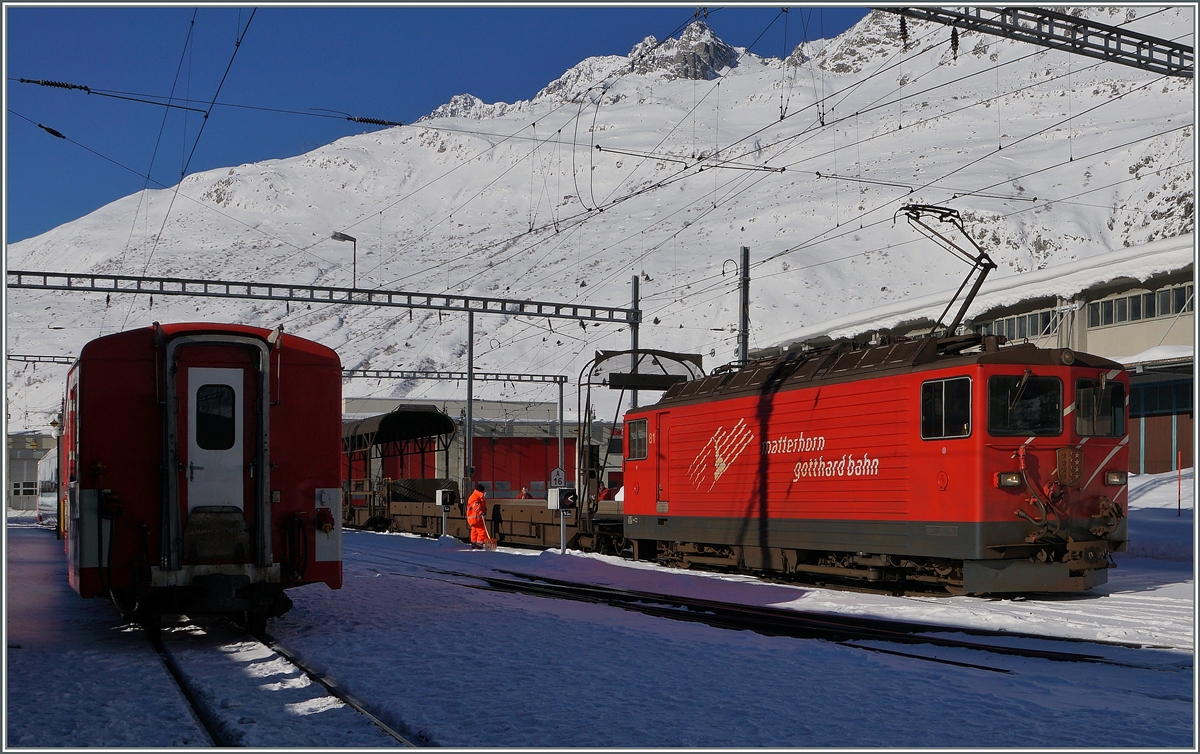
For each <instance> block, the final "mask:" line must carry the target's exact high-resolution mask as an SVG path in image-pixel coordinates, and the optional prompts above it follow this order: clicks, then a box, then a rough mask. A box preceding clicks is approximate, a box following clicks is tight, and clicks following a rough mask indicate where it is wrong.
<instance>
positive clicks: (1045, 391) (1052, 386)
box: [988, 369, 1063, 437]
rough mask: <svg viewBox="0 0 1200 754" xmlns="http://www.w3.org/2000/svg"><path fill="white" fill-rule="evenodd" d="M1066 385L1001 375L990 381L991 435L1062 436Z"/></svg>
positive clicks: (1054, 379) (1028, 374) (1027, 374)
mask: <svg viewBox="0 0 1200 754" xmlns="http://www.w3.org/2000/svg"><path fill="white" fill-rule="evenodd" d="M1062 401H1063V385H1062V380H1060V379H1059V378H1057V377H1038V376H1037V375H1035V374H1033V372H1032V371H1031V370H1029V369H1026V370H1025V372H1024V374H1012V375H1009V374H1001V375H996V376H995V377H992V378H991V379H989V380H988V432H990V433H991V434H993V435H997V436H1005V435H1022V436H1026V437H1028V436H1031V435H1044V436H1052V435H1060V434H1062V416H1063V414H1062V410H1063V404H1062Z"/></svg>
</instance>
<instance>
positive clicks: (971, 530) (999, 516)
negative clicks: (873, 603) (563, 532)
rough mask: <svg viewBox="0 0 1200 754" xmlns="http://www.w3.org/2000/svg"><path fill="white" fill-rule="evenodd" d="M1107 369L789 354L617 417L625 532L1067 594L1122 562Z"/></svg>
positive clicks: (974, 352)
mask: <svg viewBox="0 0 1200 754" xmlns="http://www.w3.org/2000/svg"><path fill="white" fill-rule="evenodd" d="M1127 395H1128V376H1127V375H1126V373H1125V372H1124V371H1123V370H1122V367H1121V365H1120V364H1118V363H1116V362H1112V361H1109V360H1107V359H1103V358H1099V357H1096V356H1089V355H1085V354H1077V353H1073V352H1071V351H1070V350H1068V349H1062V348H1060V349H1042V348H1036V347H1034V346H1033V345H1029V344H1022V345H1013V346H1008V347H1004V348H1000V339H999V338H998V337H996V336H986V337H981V336H975V335H967V336H956V337H950V338H940V339H939V338H934V337H926V338H922V339H918V340H901V341H898V342H894V343H888V344H882V345H876V346H867V347H856V346H854V345H852V344H841V345H839V346H837V347H832V348H828V349H825V350H819V351H804V350H799V349H797V350H792V351H789V352H784V353H781V354H779V355H777V356H774V357H771V358H765V359H760V360H758V361H753V362H751V363H749V364H747V365H746V366H744V367H743V368H741V369H736V370H728V371H725V372H723V373H719V374H714V375H711V376H709V377H706V378H704V379H700V380H694V381H691V382H685V383H680V384H678V385H675V386H673V387H672V388H671V389H670V390H668V391H667V392H666V393H664V395H663V397H662V399H661V400H660V401H659V402H658V403H657V404H655V405H652V406H647V407H644V408H640V409H637V410H635V411H631V412H629V413H628V414H627V415H626V417H625V437H626V440H625V459H626V460H625V507H624V516H625V536H626V537H627V538H629V539H632V540H634V542H635V555H636V556H637V557H647V558H649V557H658V558H659V559H660V560H664V561H667V562H677V563H683V564H719V565H732V566H741V567H744V568H749V569H753V570H767V571H781V572H785V573H807V574H816V575H818V576H824V577H831V578H837V577H857V578H865V579H868V580H871V581H899V582H927V583H934V584H942V585H943V586H944V587H945V588H946V589H948V590H949V591H952V592H958V591H960V590H961V591H963V592H966V593H972V594H977V593H995V592H1026V591H1077V590H1084V589H1088V588H1090V587H1093V586H1095V585H1097V584H1102V583H1104V582H1105V581H1106V580H1107V575H1106V571H1105V569H1107V568H1109V567H1111V566H1112V563H1111V559H1110V557H1109V556H1110V554H1111V553H1113V552H1119V551H1123V550H1125V548H1126V538H1127V534H1126V532H1127V526H1126V520H1125V512H1126V503H1127V496H1126V492H1127V489H1126V471H1125V470H1126V469H1127V468H1128V463H1127V453H1128V439H1129V438H1128V436H1127V434H1126V430H1125V427H1126V396H1127Z"/></svg>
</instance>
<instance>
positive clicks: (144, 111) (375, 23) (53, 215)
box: [4, 6, 867, 242]
mask: <svg viewBox="0 0 1200 754" xmlns="http://www.w3.org/2000/svg"><path fill="white" fill-rule="evenodd" d="M694 11H695V8H694V7H690V6H689V7H631V8H621V7H609V8H573V7H571V8H503V7H496V8H447V7H440V8H370V7H368V8H335V7H325V8H287V7H275V6H266V7H263V8H260V9H259V10H258V11H257V14H256V15H255V16H254V19H253V22H252V23H250V25H249V27H248V29H247V27H246V25H247V21H248V20H249V19H250V14H251V9H250V8H248V7H247V8H240V9H239V8H229V7H201V8H199V10H198V11H197V10H196V9H195V8H193V7H185V6H170V7H161V8H141V7H132V8H100V7H82V8H80V7H77V8H66V7H49V8H22V7H12V6H7V7H6V8H5V40H4V41H5V55H6V66H7V69H6V73H7V81H6V94H7V97H6V105H7V111H6V113H5V118H6V121H7V143H6V145H5V146H6V156H7V159H6V160H5V171H6V179H7V186H6V191H5V202H6V213H5V218H6V222H7V228H6V239H7V241H8V242H13V241H18V240H21V239H24V238H28V237H30V236H34V235H37V234H39V233H43V232H45V231H47V230H49V229H51V228H53V227H55V226H57V225H60V224H62V223H64V222H67V221H69V220H73V219H75V218H77V217H81V216H82V215H85V214H87V213H88V212H91V211H93V210H95V209H97V208H98V207H101V206H103V205H105V204H107V203H109V202H111V201H113V200H115V199H118V198H120V197H122V196H126V195H128V194H131V193H134V192H136V191H138V190H140V189H141V188H142V187H143V185H144V183H145V181H144V179H143V178H140V177H138V176H137V175H134V174H133V173H132V172H130V171H128V170H124V169H122V168H121V167H119V166H117V165H115V164H113V162H110V161H109V160H111V161H115V162H117V163H120V164H121V165H125V166H128V167H130V168H133V169H134V170H136V171H138V172H139V173H143V174H144V173H146V172H147V171H151V174H152V177H153V178H154V180H155V181H158V182H159V183H161V184H164V185H173V184H174V183H176V182H177V181H178V180H179V176H180V172H181V170H182V169H183V167H184V164H185V162H186V161H187V159H188V154H189V153H190V152H191V151H192V145H193V143H196V135H197V132H198V130H199V128H200V124H201V121H202V117H201V115H200V114H199V113H194V112H193V113H186V114H185V113H184V112H182V111H179V110H172V111H170V112H169V117H167V118H166V121H165V125H164V113H167V112H168V111H167V110H166V108H163V107H161V106H159V105H153V104H144V103H139V102H130V101H122V100H117V99H112V98H108V97H103V96H99V95H98V94H87V93H85V92H82V91H68V90H63V89H57V88H45V87H40V86H34V85H30V84H22V83H19V82H18V81H17V79H20V78H26V79H42V80H52V81H61V82H67V83H71V84H79V85H84V86H88V87H90V88H92V89H94V90H109V91H115V92H123V93H134V94H133V96H137V95H155V96H157V97H162V98H165V97H166V96H167V95H169V94H171V92H172V86H173V84H174V92H175V96H176V97H177V98H190V99H191V100H193V102H192V103H191V105H192V106H193V107H197V108H200V109H202V110H203V109H205V108H207V107H208V104H209V102H210V101H211V100H212V98H213V95H214V93H215V92H216V90H217V86H218V83H219V82H220V80H221V76H222V74H223V73H224V72H225V70H226V67H227V66H228V64H229V60H230V57H231V55H233V52H234V42H235V40H236V39H237V38H238V35H239V30H245V36H244V39H243V42H242V44H241V47H240V49H238V52H237V56H236V58H235V59H234V62H233V65H232V68H230V69H229V74H228V77H227V78H226V80H225V83H224V86H223V87H222V88H221V90H220V94H219V96H218V98H217V103H218V105H217V106H216V107H215V108H213V111H212V115H211V116H210V118H209V123H208V124H207V126H205V128H204V131H203V134H202V135H201V137H200V140H199V142H198V146H197V147H196V149H195V153H194V156H193V157H192V158H191V162H190V164H189V165H188V168H187V172H188V173H189V174H190V173H194V172H198V171H202V170H208V169H211V168H215V167H221V166H225V165H239V164H242V163H247V162H256V161H259V160H265V159H271V158H279V157H290V156H293V155H297V154H300V153H303V152H305V151H308V150H310V149H313V148H315V147H317V146H319V145H321V144H326V143H329V142H331V141H334V140H336V139H338V138H341V137H343V136H347V135H350V134H353V133H361V132H362V131H363V130H364V129H373V128H374V127H372V126H363V125H360V124H354V123H349V122H346V121H345V120H342V119H326V118H319V117H310V116H302V115H289V114H281V113H270V112H260V111H254V110H247V109H241V108H233V107H228V106H222V104H221V103H226V104H227V105H228V104H238V105H253V106H256V107H268V108H279V109H284V110H294V111H305V112H308V111H310V110H311V109H313V108H325V109H328V110H336V111H341V112H343V113H347V114H350V115H355V116H361V117H370V118H380V119H384V120H391V121H400V122H404V123H410V122H412V121H414V120H416V119H417V118H419V117H421V116H422V115H425V114H427V113H428V112H429V111H431V110H432V109H434V108H435V107H437V106H438V105H440V104H442V103H444V102H446V101H448V100H449V99H450V97H451V96H453V95H455V94H460V93H464V92H469V93H471V94H474V95H475V96H477V97H479V98H480V99H482V100H484V101H485V102H500V101H503V102H513V101H516V100H520V99H528V98H530V97H532V96H533V95H534V94H536V93H537V91H538V90H540V89H541V88H542V87H543V86H545V85H546V84H547V83H549V82H550V81H553V80H554V79H556V78H558V77H559V76H560V75H561V74H562V73H563V72H564V71H565V70H566V69H568V68H570V67H571V66H573V65H575V64H576V63H578V62H579V61H580V60H582V59H584V58H586V57H589V56H592V55H625V54H627V53H628V52H629V50H630V48H631V47H633V45H634V44H636V43H637V42H639V41H641V40H642V39H643V38H644V37H646V36H648V35H654V36H655V37H656V38H659V39H662V38H663V37H665V36H667V35H668V34H671V33H672V32H677V29H679V27H680V26H681V25H682V24H685V23H686V22H688V21H689V20H690V19H691V18H692V15H693V13H694ZM866 12H867V11H866V9H863V8H848V7H836V8H823V9H822V8H792V9H791V10H790V12H789V13H788V14H787V15H786V16H780V8H779V7H778V6H772V7H737V6H735V7H726V8H723V9H720V10H716V9H712V10H710V12H709V16H708V19H707V21H708V24H709V25H710V26H711V27H712V28H713V30H714V31H715V32H716V33H717V34H718V35H719V36H720V37H721V38H722V39H724V40H725V41H726V42H728V43H730V44H733V45H737V46H747V45H750V44H751V43H753V42H754V41H755V39H756V38H758V37H759V35H760V34H761V35H762V36H761V39H759V41H758V42H757V44H755V46H754V47H753V48H752V51H753V52H755V53H757V54H760V55H770V56H775V57H780V56H782V55H783V54H784V53H785V52H788V51H790V50H791V49H792V48H794V47H795V46H796V45H797V44H798V43H800V42H801V41H802V40H803V39H804V38H805V37H806V36H807V38H808V39H816V38H819V37H821V36H824V37H827V38H828V37H832V36H834V35H836V34H838V33H840V32H842V31H844V30H845V29H847V28H849V27H850V26H851V25H853V24H854V23H855V22H857V21H858V20H859V19H860V18H862V17H863V16H864V15H865V14H866ZM193 14H195V25H194V27H192V34H191V40H190V42H189V41H188V30H189V26H190V25H191V22H192V18H193ZM777 17H778V18H777ZM772 19H776V20H775V23H774V25H772V26H770V28H769V29H768V24H771V22H772ZM785 20H786V25H785ZM785 26H786V28H785ZM764 30H766V33H765V34H764V33H763V32H764ZM785 31H786V46H785ZM181 60H182V64H181ZM177 70H178V71H179V75H178V79H176V71H177ZM30 121H32V122H30ZM39 123H40V124H42V125H45V126H47V127H50V128H53V129H55V130H57V131H59V132H60V133H62V134H63V135H65V136H67V137H68V138H69V139H71V140H73V141H74V142H78V145H77V144H74V143H71V141H64V140H62V139H57V138H54V137H53V136H51V135H50V134H48V133H46V132H45V131H43V130H42V129H39V128H38V127H37V125H36V124H39ZM160 129H161V139H160V137H159V133H160ZM80 145H82V146H80ZM156 145H157V148H156ZM84 147H86V149H85V148H84ZM88 150H92V151H91V152H89V151H88ZM93 152H95V154H94V153H93ZM104 158H107V160H106V159H104ZM151 165H153V168H152V170H151ZM154 185H155V184H151V186H152V187H153V186H154Z"/></svg>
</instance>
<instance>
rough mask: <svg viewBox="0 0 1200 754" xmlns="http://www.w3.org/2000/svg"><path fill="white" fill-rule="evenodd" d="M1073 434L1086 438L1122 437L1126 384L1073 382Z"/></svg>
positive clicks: (1087, 381)
mask: <svg viewBox="0 0 1200 754" xmlns="http://www.w3.org/2000/svg"><path fill="white" fill-rule="evenodd" d="M1075 431H1076V432H1078V433H1079V434H1080V435H1083V436H1085V437H1086V436H1099V437H1116V436H1120V435H1123V434H1125V385H1124V384H1122V383H1120V382H1111V381H1108V380H1079V381H1078V382H1076V383H1075Z"/></svg>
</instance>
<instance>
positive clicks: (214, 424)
mask: <svg viewBox="0 0 1200 754" xmlns="http://www.w3.org/2000/svg"><path fill="white" fill-rule="evenodd" d="M167 353H168V358H167V364H168V369H167V373H168V375H171V376H170V377H169V378H168V380H167V383H168V407H169V408H170V409H173V410H168V412H167V414H168V416H167V427H166V438H165V439H166V444H167V457H168V458H169V459H171V465H172V466H173V467H174V472H175V473H174V474H168V487H169V489H168V494H167V502H166V515H165V516H164V532H163V533H164V535H165V538H164V545H165V546H164V552H163V555H164V559H165V561H166V565H167V569H168V570H175V569H178V568H179V567H180V566H182V565H188V564H194V565H199V564H206V563H209V564H216V563H243V564H254V565H258V566H269V565H271V535H270V527H269V522H270V511H269V506H270V503H269V499H268V498H267V496H266V491H267V490H268V489H269V481H268V479H267V470H268V463H269V462H268V453H267V438H268V433H267V415H266V410H267V406H268V400H267V395H266V391H265V389H264V386H265V385H268V384H269V378H268V377H267V373H266V370H267V368H268V364H269V362H268V358H267V349H266V344H265V343H262V342H261V341H259V340H258V339H251V338H241V337H238V336H218V335H194V336H185V337H181V338H177V339H175V340H173V341H172V342H171V344H170V347H169V348H168V349H167Z"/></svg>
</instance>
